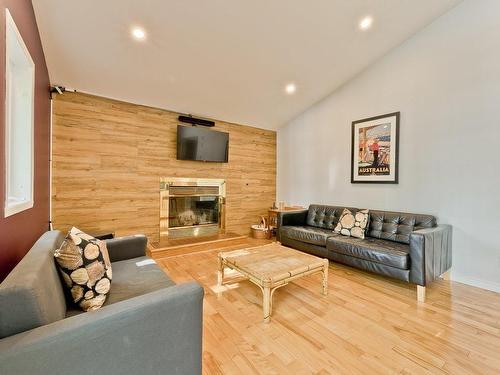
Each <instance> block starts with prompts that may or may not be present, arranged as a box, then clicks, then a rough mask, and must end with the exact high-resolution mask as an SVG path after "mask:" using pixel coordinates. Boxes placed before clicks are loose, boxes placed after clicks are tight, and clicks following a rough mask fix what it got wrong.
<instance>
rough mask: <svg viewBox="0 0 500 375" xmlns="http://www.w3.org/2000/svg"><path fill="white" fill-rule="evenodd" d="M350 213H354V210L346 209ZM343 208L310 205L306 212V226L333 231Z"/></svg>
mask: <svg viewBox="0 0 500 375" xmlns="http://www.w3.org/2000/svg"><path fill="white" fill-rule="evenodd" d="M347 208H348V209H349V210H350V211H351V212H356V211H357V209H356V208H352V207H347ZM343 211H344V207H337V206H324V205H319V204H311V205H310V206H309V210H308V211H307V219H306V224H307V225H309V226H311V227H317V228H325V229H330V230H333V228H335V226H336V225H337V223H338V221H339V218H340V216H341V215H342V212H343Z"/></svg>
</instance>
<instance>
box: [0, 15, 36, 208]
mask: <svg viewBox="0 0 500 375" xmlns="http://www.w3.org/2000/svg"><path fill="white" fill-rule="evenodd" d="M10 33H13V34H14V37H15V38H16V39H17V42H18V43H19V45H20V46H21V49H22V50H23V51H22V52H23V55H24V56H25V57H26V61H27V62H28V65H29V69H30V70H31V75H32V77H31V82H32V87H31V90H30V94H31V95H30V96H31V97H30V101H31V111H30V113H29V116H30V119H29V120H28V121H29V122H30V127H31V139H30V141H31V142H30V143H31V144H30V145H29V147H30V150H31V155H30V156H31V163H30V165H31V168H30V170H29V171H28V173H30V180H31V184H30V192H29V194H28V195H29V196H28V197H27V198H28V199H27V200H22V201H18V202H16V201H12V200H10V199H9V197H10V196H11V192H10V180H11V170H12V169H13V168H15V166H14V165H12V163H13V162H12V161H11V157H10V155H11V153H10V151H11V148H12V147H13V145H12V142H13V141H12V140H11V133H12V130H11V129H12V127H13V126H14V124H13V123H12V109H13V108H12V99H11V96H10V91H11V77H12V76H13V74H14V73H13V72H11V69H10V61H11V59H12V57H11V54H12V52H11V51H10V49H11V47H9V43H8V38H9V35H10ZM34 138H35V63H34V62H33V59H32V57H31V54H30V52H29V50H28V48H27V46H26V44H25V43H24V40H23V37H22V36H21V33H20V32H19V29H18V28H17V25H16V23H15V21H14V19H13V18H12V15H11V14H10V12H9V10H8V9H5V141H4V143H5V196H4V217H8V216H12V215H15V214H17V213H19V212H22V211H25V210H28V209H30V208H32V207H33V206H34V190H35V186H34V169H35V150H34V142H35V139H34Z"/></svg>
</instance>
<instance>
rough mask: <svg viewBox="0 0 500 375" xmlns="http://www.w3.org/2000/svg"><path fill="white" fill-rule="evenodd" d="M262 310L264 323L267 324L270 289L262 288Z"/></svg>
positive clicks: (269, 307)
mask: <svg viewBox="0 0 500 375" xmlns="http://www.w3.org/2000/svg"><path fill="white" fill-rule="evenodd" d="M262 294H263V299H262V308H263V310H264V323H269V320H270V319H271V289H270V288H262Z"/></svg>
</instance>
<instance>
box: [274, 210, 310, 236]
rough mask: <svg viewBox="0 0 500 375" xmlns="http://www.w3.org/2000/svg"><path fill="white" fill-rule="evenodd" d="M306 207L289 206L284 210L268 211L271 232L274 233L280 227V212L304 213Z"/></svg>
mask: <svg viewBox="0 0 500 375" xmlns="http://www.w3.org/2000/svg"><path fill="white" fill-rule="evenodd" d="M303 210H305V208H304V207H301V206H289V207H285V208H283V209H282V210H280V209H279V208H270V209H269V210H268V211H267V222H268V223H269V230H271V231H273V232H274V230H275V229H276V227H277V226H278V212H292V211H303Z"/></svg>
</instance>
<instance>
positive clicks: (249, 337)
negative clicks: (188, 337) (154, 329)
mask: <svg viewBox="0 0 500 375" xmlns="http://www.w3.org/2000/svg"><path fill="white" fill-rule="evenodd" d="M261 243H262V241H259V242H252V240H251V239H248V243H247V245H246V246H251V245H253V244H261ZM242 247H245V245H235V246H234V247H233V248H235V249H236V248H242ZM230 249H231V248H227V247H226V248H224V251H227V250H230ZM217 252H218V250H212V251H207V252H202V253H196V254H190V255H180V256H177V257H173V258H168V259H161V260H159V261H158V262H159V264H160V265H161V266H162V267H163V268H164V269H165V271H166V272H167V273H168V274H169V276H170V277H171V278H172V279H173V280H174V281H175V282H176V283H182V282H185V281H190V280H193V279H194V280H196V281H197V282H199V283H200V284H201V285H202V286H203V287H204V289H205V301H204V351H203V373H204V374H429V373H431V374H500V294H497V293H493V292H489V291H485V290H482V289H478V288H474V287H470V286H467V285H464V284H460V283H455V282H452V281H445V280H440V281H437V282H435V283H434V284H433V285H432V286H430V287H428V288H427V296H426V302H425V303H418V302H417V300H416V288H415V286H411V285H408V284H406V283H402V282H398V281H395V280H392V279H388V278H384V277H379V276H376V275H373V274H370V273H365V272H362V271H359V270H355V269H353V268H349V267H346V266H342V265H339V264H336V263H330V275H329V285H328V296H326V297H325V296H323V295H322V294H321V275H320V274H317V275H311V276H307V277H304V278H301V279H299V280H296V281H294V282H292V283H290V284H289V285H287V286H285V287H283V288H280V289H279V290H278V291H277V292H276V293H275V294H274V303H273V317H272V319H271V323H269V324H264V323H263V321H262V307H261V304H262V294H261V291H260V290H259V288H258V287H256V286H255V285H253V284H251V283H250V282H248V281H242V282H238V283H235V284H234V285H231V286H230V287H228V288H227V289H224V290H223V291H222V292H221V293H217V292H218V289H217Z"/></svg>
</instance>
